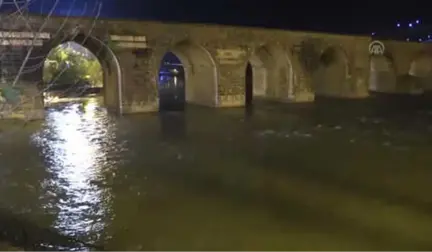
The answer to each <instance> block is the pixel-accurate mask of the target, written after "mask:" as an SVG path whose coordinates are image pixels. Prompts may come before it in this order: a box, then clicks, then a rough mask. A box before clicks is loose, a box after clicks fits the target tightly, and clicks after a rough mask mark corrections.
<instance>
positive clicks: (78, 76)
mask: <svg viewBox="0 0 432 252" xmlns="http://www.w3.org/2000/svg"><path fill="white" fill-rule="evenodd" d="M83 49H84V48H83ZM85 50H86V49H85ZM81 54H82V52H81V51H75V50H74V49H72V48H71V47H68V46H64V45H60V46H58V47H56V48H54V49H53V50H52V51H51V52H50V54H49V55H48V57H47V59H46V61H45V68H44V82H45V83H46V84H48V85H52V87H53V88H55V89H61V88H70V86H71V85H79V84H80V83H87V82H88V83H89V84H91V86H93V87H100V86H102V82H103V74H102V67H101V65H100V63H99V61H98V59H97V58H96V57H95V56H94V55H92V54H91V53H85V55H84V56H83V55H81ZM87 55H88V56H87ZM57 76H59V77H57Z"/></svg>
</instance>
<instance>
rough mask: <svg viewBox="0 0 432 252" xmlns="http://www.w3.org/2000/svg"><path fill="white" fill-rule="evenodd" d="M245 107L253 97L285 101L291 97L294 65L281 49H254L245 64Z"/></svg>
mask: <svg viewBox="0 0 432 252" xmlns="http://www.w3.org/2000/svg"><path fill="white" fill-rule="evenodd" d="M245 69H246V79H245V83H246V85H245V98H246V100H245V101H246V105H248V103H251V100H252V98H253V97H261V98H269V99H276V100H286V99H289V98H291V96H293V89H294V85H295V83H294V81H295V75H296V74H297V73H298V72H297V71H296V67H295V64H294V62H293V60H292V57H290V55H288V54H287V53H286V51H285V50H283V48H281V47H279V46H273V45H262V46H259V47H258V48H256V49H254V50H253V51H252V52H251V54H250V55H249V58H248V61H247V62H246V66H245Z"/></svg>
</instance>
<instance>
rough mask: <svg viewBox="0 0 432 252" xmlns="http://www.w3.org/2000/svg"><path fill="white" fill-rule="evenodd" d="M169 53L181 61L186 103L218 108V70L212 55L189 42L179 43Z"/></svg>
mask: <svg viewBox="0 0 432 252" xmlns="http://www.w3.org/2000/svg"><path fill="white" fill-rule="evenodd" d="M169 52H170V53H171V54H173V55H175V57H177V58H178V59H179V61H180V62H181V65H182V67H183V70H184V82H185V84H184V93H185V102H187V103H191V104H198V105H204V106H210V107H214V106H217V104H218V96H217V69H216V64H215V62H214V60H213V59H212V57H211V56H210V53H209V52H208V51H207V50H205V49H204V48H203V47H201V46H197V45H194V44H191V43H189V42H182V43H178V44H177V45H175V46H174V47H172V48H170V50H169ZM165 55H166V54H165ZM165 55H164V57H165ZM159 85H160V80H159Z"/></svg>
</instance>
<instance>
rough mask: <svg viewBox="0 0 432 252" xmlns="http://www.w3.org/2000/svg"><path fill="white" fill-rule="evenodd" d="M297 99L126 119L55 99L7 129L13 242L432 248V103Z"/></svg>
mask: <svg viewBox="0 0 432 252" xmlns="http://www.w3.org/2000/svg"><path fill="white" fill-rule="evenodd" d="M347 103H349V102H347ZM290 106H291V105H273V104H272V105H266V106H264V105H263V106H262V107H259V106H257V107H256V108H255V109H254V110H253V111H252V112H250V111H249V112H246V113H245V110H244V109H240V108H239V109H221V110H214V109H206V108H200V107H187V109H186V111H185V112H180V111H179V112H165V113H161V114H159V113H152V114H139V115H129V116H124V117H116V116H112V115H109V114H108V113H107V112H106V110H105V109H104V108H103V107H102V106H100V105H99V103H98V100H97V99H96V98H89V99H87V100H85V101H71V102H67V103H61V104H57V105H53V106H52V107H50V108H48V109H47V114H46V120H45V122H43V123H42V124H41V125H39V124H38V125H36V126H35V125H18V124H17V125H15V126H14V127H9V128H8V130H4V129H3V131H2V133H1V135H0V162H1V168H0V181H1V183H0V195H1V198H0V206H1V207H2V209H3V210H2V211H1V212H0V214H2V215H3V216H0V222H3V223H0V224H2V229H3V230H2V232H3V236H1V237H2V239H3V240H2V241H1V242H2V243H4V244H6V245H4V246H9V247H8V248H12V247H14V248H16V249H20V248H23V247H25V246H26V245H25V244H24V243H39V245H41V244H42V243H43V244H45V245H44V246H45V247H44V246H42V245H41V246H42V247H34V248H35V249H36V248H39V249H49V248H51V249H60V248H62V247H64V246H65V245H64V244H63V242H62V238H59V237H63V236H67V237H74V240H75V241H85V242H87V243H89V244H97V245H100V246H101V247H103V249H105V250H431V249H432V236H431V233H432V214H431V213H432V196H431V192H432V190H431V189H432V183H431V178H432V155H431V153H432V145H431V140H432V137H431V136H432V110H430V111H429V110H428V109H419V108H412V109H406V110H400V111H395V110H392V109H390V108H389V109H387V110H379V111H378V112H377V111H375V110H374V111H373V112H371V111H370V109H366V110H363V109H361V108H362V106H363V105H355V106H351V105H349V104H344V103H343V102H341V103H338V104H336V105H335V104H330V105H328V107H327V109H323V107H320V106H321V105H320V106H318V105H310V106H306V107H301V106H300V107H299V108H297V107H296V108H290ZM322 106H324V105H322ZM365 106H366V105H365ZM351 107H352V109H353V111H354V110H355V112H349V109H350V108H351ZM358 108H360V109H358ZM343 111H345V112H343ZM11 218H12V219H13V220H16V223H18V224H17V225H15V224H14V222H13V221H10V220H11ZM6 222H7V223H8V224H7V225H6V224H4V223H6ZM20 225H22V227H20V228H18V229H17V226H20ZM36 226H37V227H36ZM28 229H30V231H28ZM22 230H27V231H25V234H26V235H24V236H25V237H24V238H16V236H20V235H21V236H22V234H23V232H24V231H22ZM32 230H33V231H32ZM39 230H51V231H50V232H47V233H46V235H45V233H44V234H43V235H42V233H43V232H41V231H39ZM8 232H9V233H10V234H11V235H9V236H8V235H5V234H6V233H8ZM34 236H37V238H35V237H34ZM11 237H12V238H11ZM13 237H15V238H13ZM14 239H15V240H14ZM20 242H21V243H23V244H22V246H21V245H20ZM11 244H12V245H11ZM76 244H78V243H76ZM83 247H85V246H84V245H83ZM83 247H78V245H77V247H76V249H83Z"/></svg>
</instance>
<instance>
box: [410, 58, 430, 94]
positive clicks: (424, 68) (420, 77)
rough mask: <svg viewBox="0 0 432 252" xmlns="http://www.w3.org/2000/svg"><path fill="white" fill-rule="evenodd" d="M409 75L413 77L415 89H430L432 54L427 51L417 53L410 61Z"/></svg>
mask: <svg viewBox="0 0 432 252" xmlns="http://www.w3.org/2000/svg"><path fill="white" fill-rule="evenodd" d="M408 74H409V76H410V77H411V78H413V83H412V84H413V85H414V86H413V87H410V88H414V89H416V90H422V91H432V55H431V54H430V53H427V52H419V53H417V54H416V55H415V56H414V57H413V59H412V60H411V62H410V66H409V72H408Z"/></svg>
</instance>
